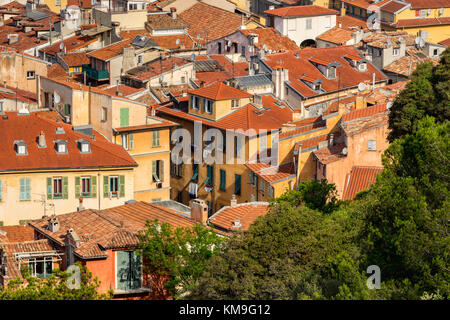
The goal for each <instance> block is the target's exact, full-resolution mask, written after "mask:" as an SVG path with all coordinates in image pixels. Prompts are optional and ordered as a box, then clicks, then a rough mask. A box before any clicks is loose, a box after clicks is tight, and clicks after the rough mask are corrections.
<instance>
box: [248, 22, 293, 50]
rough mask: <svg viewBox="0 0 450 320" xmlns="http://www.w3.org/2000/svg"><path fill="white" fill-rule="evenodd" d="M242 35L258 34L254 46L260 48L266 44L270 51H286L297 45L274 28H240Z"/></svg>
mask: <svg viewBox="0 0 450 320" xmlns="http://www.w3.org/2000/svg"><path fill="white" fill-rule="evenodd" d="M240 31H241V33H242V34H243V35H245V36H246V37H248V36H249V35H250V34H256V35H258V42H257V43H255V47H257V48H260V49H261V48H262V47H263V46H264V45H266V46H267V48H268V50H272V51H287V50H298V49H299V47H298V46H297V45H296V44H295V41H293V40H291V39H290V38H289V37H285V36H283V35H281V34H280V33H279V32H278V31H276V30H275V29H274V28H256V29H242V30H240Z"/></svg>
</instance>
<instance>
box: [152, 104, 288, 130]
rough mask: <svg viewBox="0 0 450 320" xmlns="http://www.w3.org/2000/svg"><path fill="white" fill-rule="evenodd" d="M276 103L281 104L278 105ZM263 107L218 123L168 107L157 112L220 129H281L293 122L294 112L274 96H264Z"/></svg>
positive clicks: (247, 107) (247, 108)
mask: <svg viewBox="0 0 450 320" xmlns="http://www.w3.org/2000/svg"><path fill="white" fill-rule="evenodd" d="M275 102H277V103H279V104H280V106H279V105H277V104H276V103H275ZM262 105H263V106H264V107H266V108H267V109H266V108H258V107H256V106H254V105H253V104H247V105H245V106H243V107H242V108H240V109H237V110H236V111H234V112H232V113H231V114H229V115H227V116H225V117H223V118H221V119H220V120H218V121H212V120H206V119H205V118H201V117H197V116H195V115H192V114H189V113H187V112H186V111H183V110H177V109H174V108H172V107H171V105H168V106H162V107H157V108H156V110H157V112H161V113H164V114H168V115H171V116H174V117H177V118H182V119H186V120H190V121H201V122H202V123H203V124H204V125H207V126H210V127H214V128H219V129H224V130H226V129H236V130H237V129H242V130H248V129H255V130H259V129H266V130H272V129H279V128H281V126H282V125H283V124H284V123H286V122H288V121H290V120H292V114H293V112H292V110H291V109H289V108H288V107H287V106H286V105H284V104H282V103H280V102H278V100H277V99H275V98H274V97H272V96H263V97H262Z"/></svg>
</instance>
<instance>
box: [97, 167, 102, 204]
mask: <svg viewBox="0 0 450 320" xmlns="http://www.w3.org/2000/svg"><path fill="white" fill-rule="evenodd" d="M100 177H101V175H100V169H99V170H98V173H97V195H98V210H101V204H100V199H101V197H102V195H101V194H100V184H101V181H100Z"/></svg>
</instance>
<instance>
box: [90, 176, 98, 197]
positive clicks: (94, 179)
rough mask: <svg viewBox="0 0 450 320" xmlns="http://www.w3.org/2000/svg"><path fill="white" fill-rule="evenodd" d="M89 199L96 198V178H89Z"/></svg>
mask: <svg viewBox="0 0 450 320" xmlns="http://www.w3.org/2000/svg"><path fill="white" fill-rule="evenodd" d="M91 198H97V176H91Z"/></svg>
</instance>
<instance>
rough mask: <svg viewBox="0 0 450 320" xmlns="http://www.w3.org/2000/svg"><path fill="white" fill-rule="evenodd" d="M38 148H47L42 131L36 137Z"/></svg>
mask: <svg viewBox="0 0 450 320" xmlns="http://www.w3.org/2000/svg"><path fill="white" fill-rule="evenodd" d="M38 147H39V148H47V143H46V141H45V134H44V131H42V130H41V132H40V133H39V137H38Z"/></svg>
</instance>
